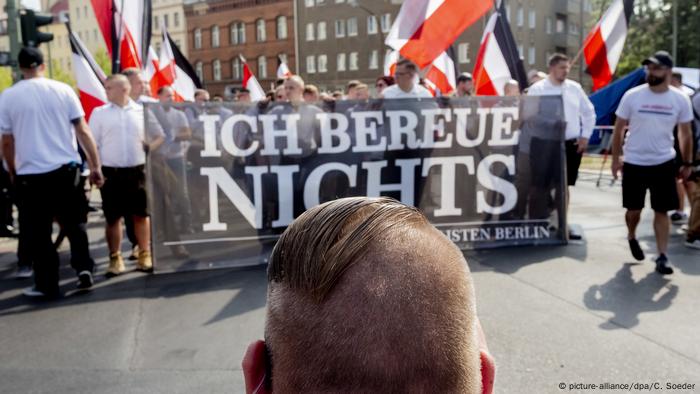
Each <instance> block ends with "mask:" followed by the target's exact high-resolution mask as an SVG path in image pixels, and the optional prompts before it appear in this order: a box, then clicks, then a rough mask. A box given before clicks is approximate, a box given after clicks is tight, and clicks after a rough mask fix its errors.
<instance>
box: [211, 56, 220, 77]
mask: <svg viewBox="0 0 700 394" xmlns="http://www.w3.org/2000/svg"><path fill="white" fill-rule="evenodd" d="M212 69H213V71H214V80H215V81H221V62H220V61H219V59H216V60H214V62H213V63H212Z"/></svg>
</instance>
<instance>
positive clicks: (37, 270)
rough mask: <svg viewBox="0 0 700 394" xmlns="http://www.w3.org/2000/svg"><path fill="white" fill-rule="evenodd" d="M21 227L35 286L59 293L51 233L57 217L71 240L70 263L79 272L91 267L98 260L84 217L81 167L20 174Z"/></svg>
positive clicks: (18, 188)
mask: <svg viewBox="0 0 700 394" xmlns="http://www.w3.org/2000/svg"><path fill="white" fill-rule="evenodd" d="M17 192H18V197H19V204H20V211H21V212H22V214H21V215H20V228H21V231H22V233H24V234H25V236H26V238H25V240H26V242H27V243H28V247H27V249H26V253H27V254H28V255H29V256H27V257H28V259H29V260H30V261H32V262H33V263H34V282H35V284H36V288H37V290H39V291H42V292H44V293H46V294H56V293H58V280H59V258H58V252H57V251H56V249H55V248H54V246H53V242H52V241H51V235H52V233H53V222H54V219H57V220H58V221H59V223H61V225H62V226H63V231H64V232H65V233H66V236H67V237H68V240H69V241H70V248H71V266H72V267H73V269H74V270H75V271H76V274H77V273H80V272H81V271H90V272H92V270H93V269H94V267H95V262H94V261H93V260H92V258H91V257H90V249H89V242H88V237H87V232H86V228H85V221H84V220H83V219H84V218H85V216H86V214H87V212H86V211H85V210H86V209H87V206H86V205H85V194H84V191H83V190H82V187H81V182H80V169H79V167H77V166H73V165H66V166H63V167H61V168H59V169H57V170H55V171H51V172H48V173H44V174H34V175H20V176H18V177H17Z"/></svg>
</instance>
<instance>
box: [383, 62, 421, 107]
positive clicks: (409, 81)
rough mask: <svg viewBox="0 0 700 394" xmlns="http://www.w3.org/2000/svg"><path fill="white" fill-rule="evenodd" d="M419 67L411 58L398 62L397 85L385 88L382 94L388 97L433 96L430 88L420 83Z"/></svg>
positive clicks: (395, 75)
mask: <svg viewBox="0 0 700 394" xmlns="http://www.w3.org/2000/svg"><path fill="white" fill-rule="evenodd" d="M417 75H418V67H416V65H415V64H413V63H412V62H411V61H410V60H407V59H403V60H401V61H399V62H398V63H397V64H396V72H395V73H394V78H395V79H396V85H392V86H389V87H388V88H386V89H384V91H383V92H382V95H383V96H384V98H386V99H396V98H431V97H433V95H432V94H430V91H428V89H426V88H424V87H422V86H420V85H419V84H418V78H416V76H417Z"/></svg>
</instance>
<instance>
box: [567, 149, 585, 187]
mask: <svg viewBox="0 0 700 394" xmlns="http://www.w3.org/2000/svg"><path fill="white" fill-rule="evenodd" d="M577 143H578V140H566V180H567V183H568V185H569V186H574V185H576V180H577V179H578V169H579V167H581V158H582V157H583V154H581V153H578V145H577Z"/></svg>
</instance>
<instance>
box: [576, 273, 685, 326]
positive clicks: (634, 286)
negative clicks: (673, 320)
mask: <svg viewBox="0 0 700 394" xmlns="http://www.w3.org/2000/svg"><path fill="white" fill-rule="evenodd" d="M634 265H639V263H625V264H624V265H623V266H622V268H621V269H620V270H619V271H617V273H616V274H615V276H614V277H613V278H612V279H610V280H609V281H607V282H605V283H604V284H602V285H593V286H591V287H590V288H589V289H588V290H587V291H586V293H585V294H584V295H583V303H584V305H585V306H586V308H588V309H590V310H594V311H609V312H613V314H614V315H613V316H612V317H611V318H610V319H608V321H606V322H604V323H602V324H601V325H600V328H602V329H605V330H615V329H620V328H632V327H634V326H636V325H637V324H639V315H640V314H641V313H644V312H657V311H662V310H665V309H668V308H669V307H670V306H671V303H672V302H673V299H674V298H676V296H677V295H678V286H676V285H670V284H669V283H670V282H671V280H670V279H667V277H663V276H661V275H659V274H657V273H656V272H654V271H651V272H650V273H649V274H647V276H645V277H644V278H643V279H641V280H640V281H639V282H635V281H634V280H633V279H632V269H631V268H632V266H634ZM664 290H665V291H664Z"/></svg>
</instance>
